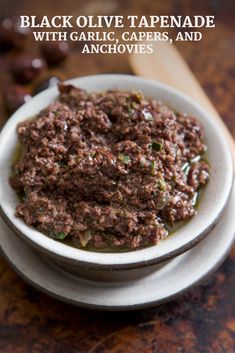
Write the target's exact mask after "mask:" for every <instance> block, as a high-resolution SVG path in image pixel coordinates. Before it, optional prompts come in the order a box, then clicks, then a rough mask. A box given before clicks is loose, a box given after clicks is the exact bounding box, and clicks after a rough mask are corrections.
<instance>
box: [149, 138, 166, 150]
mask: <svg viewBox="0 0 235 353" xmlns="http://www.w3.org/2000/svg"><path fill="white" fill-rule="evenodd" d="M162 147H163V145H162V143H161V142H158V141H152V142H151V143H149V145H148V148H149V149H151V150H154V151H157V152H160V151H161V150H162Z"/></svg>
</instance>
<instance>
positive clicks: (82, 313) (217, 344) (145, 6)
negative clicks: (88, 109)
mask: <svg viewBox="0 0 235 353" xmlns="http://www.w3.org/2000/svg"><path fill="white" fill-rule="evenodd" d="M0 11H1V15H2V16H3V17H5V16H12V15H16V14H31V15H32V14H37V15H44V14H47V15H55V14H61V13H64V14H70V13H72V14H74V15H79V14H92V13H93V14H110V13H116V14H146V15H147V14H167V15H179V14H183V15H189V14H190V15H194V14H202V15H206V14H208V15H209V14H214V15H215V16H216V28H215V29H213V30H205V31H203V34H204V38H203V40H202V41H201V42H199V43H190V42H186V43H181V45H179V49H180V51H181V53H182V54H183V56H184V57H185V59H186V61H187V62H188V64H189V66H190V67H191V69H192V71H193V72H194V74H195V75H196V77H197V78H198V79H199V81H200V83H201V84H202V86H203V88H204V89H205V91H206V92H207V94H208V95H209V97H210V98H211V100H212V102H213V104H214V105H215V107H216V108H217V109H218V111H219V113H220V114H221V116H222V118H223V119H224V121H225V122H226V124H227V125H228V127H229V129H230V131H231V133H232V134H233V136H234V137H235V118H234V114H235V113H234V112H235V36H234V32H235V2H234V0H230V1H229V0H210V1H203V0H201V1H200V0H198V1H193V0H190V1H186V0H184V1H177V0H171V1H169V0H168V1H162V0H161V1H155V0H149V1H144V0H143V1H137V0H135V1H134V0H130V1H117V0H94V1H91V0H89V1H88V0H87V1H85V0H84V1H77V0H73V1H72V0H66V1H61V0H55V1H54V0H53V1H50V0H41V1H30V0H21V1H18V0H1V1H0ZM27 50H28V51H29V52H35V53H36V52H37V50H38V47H37V46H36V45H34V46H32V45H30V42H29V43H28V49H27ZM78 50H79V49H78ZM78 50H76V49H75V50H74V51H73V53H72V55H71V57H70V58H69V60H68V61H67V62H66V63H65V64H64V65H62V66H61V67H60V68H58V69H56V70H54V72H55V73H59V74H60V75H62V76H63V77H64V78H71V77H76V76H80V75H84V74H93V73H103V72H105V73H110V72H116V73H117V72H122V73H131V68H130V67H129V65H128V60H127V57H126V56H125V55H123V56H120V55H117V56H112V59H110V56H108V55H89V56H87V55H81V54H79V53H78ZM14 55H15V54H14V53H9V54H7V55H4V56H0V68H1V69H0V70H1V72H0V88H3V87H4V85H6V84H7V83H9V82H10V80H11V79H10V76H9V74H8V71H7V70H8V67H9V65H10V62H11V60H12V58H13V57H14ZM0 106H1V108H0V109H1V110H0V122H1V125H2V124H3V123H4V121H5V120H6V118H7V117H6V114H5V113H4V109H3V104H2V102H0ZM221 236H223V234H221ZM8 352H9V353H10V352H11V353H26V352H32V353H37V352H47V353H52V352H53V353H75V352H76V353H87V352H96V353H98V352H99V353H106V352H111V353H114V352H115V353H118V352H119V353H121V352H125V353H128V352H141V353H142V352H143V353H144V352H148V353H151V352H156V353H176V352H180V353H183V352H185V353H207V352H208V353H232V352H235V248H234V249H233V251H232V252H231V254H230V256H229V257H228V259H227V260H226V261H225V262H224V264H223V265H222V266H221V267H220V269H219V270H217V272H216V273H215V274H213V275H212V276H210V278H208V279H207V280H206V281H205V282H204V283H202V284H201V285H199V286H198V287H197V288H194V289H192V290H190V291H188V293H187V294H185V295H183V296H182V297H180V298H178V299H175V300H173V301H171V302H170V303H168V304H165V305H162V306H160V307H155V308H152V309H146V310H140V311H136V312H129V313H128V312H126V313H125V312H124V313H121V312H120V313H105V312H93V311H88V310H84V309H79V308H75V307H72V306H69V305H66V304H63V303H60V302H58V301H56V300H54V299H51V298H49V297H48V296H46V295H44V294H42V293H40V292H38V291H37V290H35V289H33V288H32V287H31V286H30V285H28V284H26V283H25V282H24V281H23V280H22V279H20V278H19V277H18V276H17V275H16V274H15V273H14V272H13V271H12V270H11V269H10V267H9V266H8V265H7V264H6V263H5V261H4V260H3V259H2V258H0V353H8Z"/></svg>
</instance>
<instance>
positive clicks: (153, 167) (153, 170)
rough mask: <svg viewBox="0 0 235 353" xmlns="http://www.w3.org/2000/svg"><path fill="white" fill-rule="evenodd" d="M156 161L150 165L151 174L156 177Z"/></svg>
mask: <svg viewBox="0 0 235 353" xmlns="http://www.w3.org/2000/svg"><path fill="white" fill-rule="evenodd" d="M156 165H157V163H156V161H152V162H151V164H150V168H151V174H152V175H154V173H155V169H156Z"/></svg>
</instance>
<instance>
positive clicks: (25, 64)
mask: <svg viewBox="0 0 235 353" xmlns="http://www.w3.org/2000/svg"><path fill="white" fill-rule="evenodd" d="M45 67H46V65H45V62H44V60H43V59H41V58H39V57H31V56H28V55H20V56H18V57H17V58H16V59H15V60H14V61H13V63H12V67H11V72H12V75H13V77H14V79H15V81H16V82H18V83H23V84H24V83H29V82H32V81H33V80H34V79H35V78H37V77H38V76H39V75H40V73H41V72H42V71H43V70H44V69H45Z"/></svg>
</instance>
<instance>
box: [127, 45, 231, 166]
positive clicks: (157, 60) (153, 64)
mask: <svg viewBox="0 0 235 353" xmlns="http://www.w3.org/2000/svg"><path fill="white" fill-rule="evenodd" d="M130 64H131V66H132V69H133V71H134V72H135V73H136V74H137V75H139V76H143V77H145V78H151V79H156V80H158V81H161V82H164V83H166V84H168V85H170V86H173V87H175V88H177V89H178V90H180V91H182V92H184V93H186V94H187V95H188V96H191V97H192V98H194V99H195V100H196V101H197V102H198V103H200V104H201V105H202V106H203V107H204V108H205V109H206V110H207V111H208V113H209V114H211V116H213V118H214V119H216V120H217V121H218V123H219V125H220V127H221V129H222V130H223V131H224V134H225V135H226V137H227V139H228V142H229V144H230V146H231V151H232V154H233V160H234V166H235V144H234V140H233V137H232V136H231V134H230V132H229V130H228V128H227V127H226V125H225V123H224V122H223V120H222V118H221V117H220V116H219V114H218V113H217V111H216V109H215V108H214V107H213V105H212V103H211V102H210V100H209V98H208V97H207V95H206V94H205V92H204V91H203V89H202V87H201V86H200V84H199V82H198V81H197V79H196V78H195V76H194V75H193V73H192V71H191V70H190V69H189V67H188V65H187V64H186V62H185V61H184V59H183V57H182V56H181V55H180V53H179V51H178V50H177V49H176V47H175V46H174V45H173V44H168V43H166V42H159V43H158V44H157V48H156V50H155V51H154V53H153V54H132V55H131V56H130Z"/></svg>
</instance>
